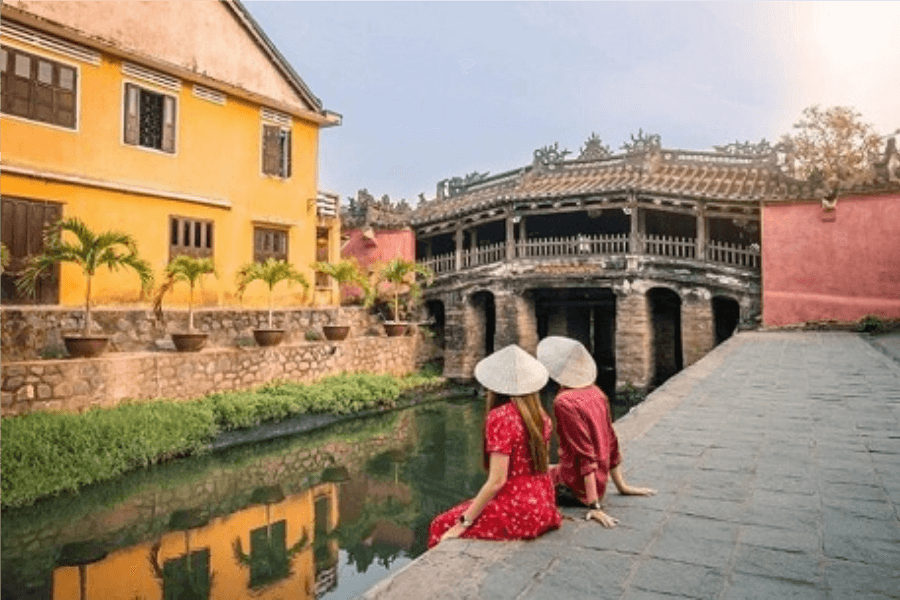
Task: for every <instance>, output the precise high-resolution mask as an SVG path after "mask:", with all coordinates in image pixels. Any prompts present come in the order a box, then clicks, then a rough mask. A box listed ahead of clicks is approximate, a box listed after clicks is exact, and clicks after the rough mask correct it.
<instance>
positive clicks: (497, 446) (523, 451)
mask: <svg viewBox="0 0 900 600" xmlns="http://www.w3.org/2000/svg"><path fill="white" fill-rule="evenodd" d="M551 431H552V424H551V423H550V419H547V418H545V419H544V442H545V443H549V441H550V434H551ZM484 443H485V450H486V451H487V453H488V454H489V455H490V453H492V452H497V453H499V454H505V455H507V456H509V471H508V473H507V478H506V483H505V484H503V487H502V488H500V491H498V492H497V494H496V495H495V496H494V497H493V498H491V501H490V502H488V503H487V505H485V507H484V510H482V511H481V514H480V515H478V518H477V519H475V521H474V522H473V523H472V525H471V526H470V527H468V528H467V529H466V530H465V531H464V532H463V534H462V535H461V536H460V537H464V538H477V539H482V540H520V539H531V538H536V537H537V536H539V535H541V534H542V533H544V532H546V531H549V530H550V529H556V528H558V527H559V526H560V525H561V524H562V515H560V514H559V511H558V510H557V509H556V491H555V489H554V487H553V482H552V480H551V479H550V475H549V473H535V471H534V468H533V467H532V464H531V452H530V451H529V449H528V431H527V430H526V429H525V423H524V422H523V421H522V416H521V415H520V414H519V411H518V409H516V406H515V404H513V403H512V402H508V403H506V404H504V405H502V406H498V407H496V408H494V409H492V410H491V412H490V413H488V417H487V421H486V423H485V426H484ZM471 503H472V501H471V500H466V501H465V502H462V503H460V504H457V505H456V506H454V507H453V508H451V509H450V510H448V511H446V512H444V513H441V514H439V515H438V516H437V517H435V518H434V520H433V521H432V522H431V527H430V528H429V532H428V547H429V548H431V547H432V546H434V545H435V544H437V543H438V542H439V541H440V539H441V536H442V535H444V533H446V532H447V530H448V529H450V528H451V527H453V526H454V525H455V524H457V523H458V522H459V516H460V515H461V514H462V513H463V511H464V510H466V509H467V508H468V507H469V505H470V504H471Z"/></svg>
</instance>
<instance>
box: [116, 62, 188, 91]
mask: <svg viewBox="0 0 900 600" xmlns="http://www.w3.org/2000/svg"><path fill="white" fill-rule="evenodd" d="M122 73H124V74H125V75H128V76H129V77H134V78H135V79H140V80H142V81H145V82H148V83H152V84H154V85H158V86H159V87H162V88H166V89H168V90H172V91H173V92H180V91H181V80H180V79H178V78H177V77H172V76H171V75H166V74H165V73H160V72H159V71H153V70H151V69H148V68H146V67H142V66H140V65H136V64H134V63H130V62H123V63H122Z"/></svg>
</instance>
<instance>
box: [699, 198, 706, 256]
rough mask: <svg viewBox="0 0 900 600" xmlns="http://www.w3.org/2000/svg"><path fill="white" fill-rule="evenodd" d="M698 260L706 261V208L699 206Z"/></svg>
mask: <svg viewBox="0 0 900 600" xmlns="http://www.w3.org/2000/svg"><path fill="white" fill-rule="evenodd" d="M697 260H699V261H706V207H705V206H704V205H703V204H698V205H697Z"/></svg>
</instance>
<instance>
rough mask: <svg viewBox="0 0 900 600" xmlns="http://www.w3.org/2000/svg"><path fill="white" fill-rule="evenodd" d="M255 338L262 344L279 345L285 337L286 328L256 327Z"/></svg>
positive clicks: (264, 345)
mask: <svg viewBox="0 0 900 600" xmlns="http://www.w3.org/2000/svg"><path fill="white" fill-rule="evenodd" d="M253 339H255V340H256V343H257V344H259V345H260V346H263V347H266V346H277V345H278V344H280V343H281V340H283V339H284V329H254V330H253Z"/></svg>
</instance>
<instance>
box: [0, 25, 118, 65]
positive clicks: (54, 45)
mask: <svg viewBox="0 0 900 600" xmlns="http://www.w3.org/2000/svg"><path fill="white" fill-rule="evenodd" d="M0 34H3V35H5V36H7V37H9V38H10V39H13V40H16V41H18V42H22V43H25V44H28V45H30V46H35V47H37V48H42V49H44V50H50V51H52V52H55V53H57V54H60V55H62V56H65V57H67V58H71V59H74V60H77V61H81V62H85V63H88V64H89V65H93V66H95V67H98V66H100V53H99V52H95V51H93V50H91V49H90V48H85V47H84V46H79V45H78V44H73V43H71V42H67V41H64V40H61V39H59V38H56V37H54V36H51V35H47V34H46V33H41V32H38V31H35V30H34V29H31V28H29V27H25V26H24V25H20V24H18V23H16V22H14V21H9V20H7V21H5V22H3V23H0Z"/></svg>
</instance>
